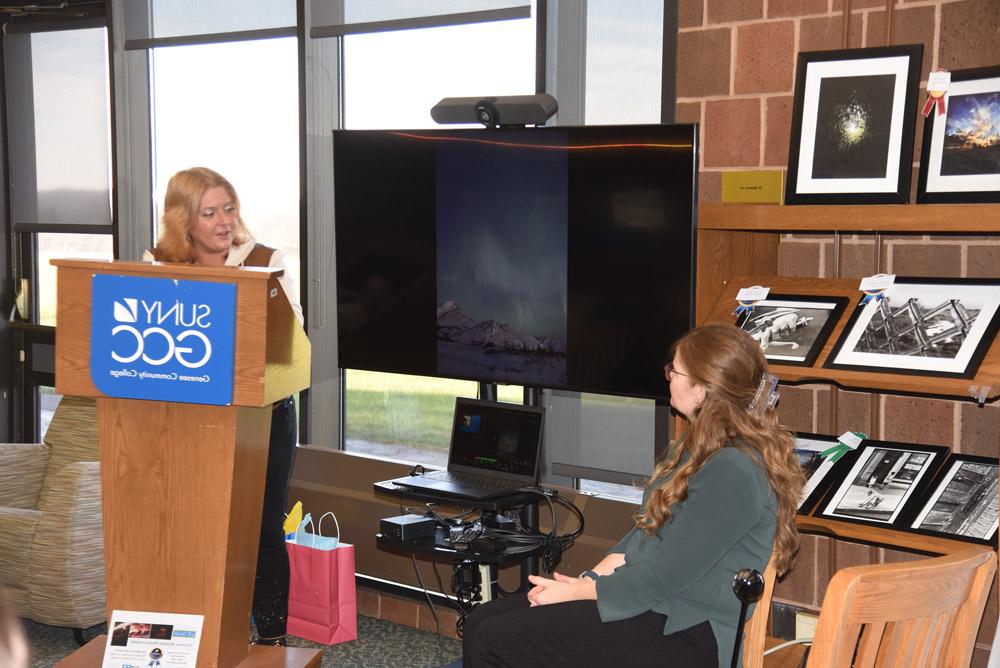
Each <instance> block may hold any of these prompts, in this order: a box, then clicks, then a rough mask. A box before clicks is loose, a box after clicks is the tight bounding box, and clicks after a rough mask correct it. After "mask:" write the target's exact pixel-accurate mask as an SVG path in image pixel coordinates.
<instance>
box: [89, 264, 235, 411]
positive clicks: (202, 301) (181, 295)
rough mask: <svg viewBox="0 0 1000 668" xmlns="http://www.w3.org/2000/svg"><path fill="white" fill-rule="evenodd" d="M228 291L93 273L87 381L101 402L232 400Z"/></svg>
mask: <svg viewBox="0 0 1000 668" xmlns="http://www.w3.org/2000/svg"><path fill="white" fill-rule="evenodd" d="M235 311H236V284H235V283H215V282H211V281H182V280H176V279H172V278H149V277H145V276H112V275H108V274H96V275H94V277H93V280H92V283H91V314H90V377H91V379H92V380H93V381H94V385H96V386H97V389H99V390H100V391H101V392H103V393H104V394H106V395H107V396H109V397H123V398H127V399H149V400H153V401H175V402H182V403H189V404H213V405H217V406H226V405H229V404H231V403H232V401H233V359H234V357H233V355H234V343H233V339H234V337H235V331H236V330H235V322H236V317H235Z"/></svg>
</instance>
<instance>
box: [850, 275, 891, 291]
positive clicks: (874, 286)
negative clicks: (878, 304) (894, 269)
mask: <svg viewBox="0 0 1000 668" xmlns="http://www.w3.org/2000/svg"><path fill="white" fill-rule="evenodd" d="M895 282H896V274H875V275H874V276H865V277H864V278H862V279H861V285H860V286H858V289H859V290H863V291H864V292H881V291H882V290H888V289H889V288H891V287H892V284H893V283H895Z"/></svg>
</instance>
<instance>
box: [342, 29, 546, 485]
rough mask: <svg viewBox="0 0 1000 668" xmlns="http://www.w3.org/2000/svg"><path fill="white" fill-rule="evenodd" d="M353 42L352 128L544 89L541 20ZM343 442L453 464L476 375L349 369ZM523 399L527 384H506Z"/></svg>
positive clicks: (423, 118) (504, 396)
mask: <svg viewBox="0 0 1000 668" xmlns="http://www.w3.org/2000/svg"><path fill="white" fill-rule="evenodd" d="M343 39H344V81H343V86H344V93H343V100H344V126H345V127H347V128H350V129H362V128H426V127H433V126H434V125H435V124H434V122H433V121H432V120H431V117H430V109H431V107H432V106H434V105H435V104H437V103H438V101H440V100H441V98H443V97H463V96H473V95H526V94H531V93H533V92H534V91H535V21H534V19H533V18H531V19H513V20H506V21H494V22H488V23H474V24H469V25H458V26H448V27H436V28H419V29H411V30H399V31H392V32H381V33H372V34H357V35H355V34H352V35H347V36H346V37H344V38H343ZM345 374H346V379H345V386H346V392H345V398H344V434H345V444H344V447H345V448H346V449H347V450H348V451H351V452H356V453H365V454H371V455H376V456H382V457H390V458H392V459H400V460H404V461H409V462H415V463H420V464H430V465H438V466H444V465H445V463H446V458H447V452H448V442H449V439H450V437H451V418H452V415H453V413H454V406H455V397H457V396H463V397H475V396H477V392H478V385H477V383H475V382H471V381H460V380H448V379H437V378H423V377H414V376H401V375H395V374H383V373H373V372H367V371H356V370H347V371H346V372H345ZM497 394H498V396H497V398H498V399H499V400H501V401H511V402H516V403H521V402H522V400H523V390H522V388H520V387H515V386H501V387H500V388H498V393H497Z"/></svg>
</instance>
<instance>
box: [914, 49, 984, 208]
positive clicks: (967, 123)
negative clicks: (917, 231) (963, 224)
mask: <svg viewBox="0 0 1000 668" xmlns="http://www.w3.org/2000/svg"><path fill="white" fill-rule="evenodd" d="M944 103H945V113H944V114H938V113H936V111H935V112H934V113H933V114H932V115H931V116H929V117H928V118H927V121H926V122H925V123H924V138H923V150H922V151H921V155H920V176H919V181H918V184H917V202H918V203H945V202H1000V67H987V68H977V69H972V70H956V71H954V72H952V73H951V85H950V87H949V88H948V92H947V93H945V96H944Z"/></svg>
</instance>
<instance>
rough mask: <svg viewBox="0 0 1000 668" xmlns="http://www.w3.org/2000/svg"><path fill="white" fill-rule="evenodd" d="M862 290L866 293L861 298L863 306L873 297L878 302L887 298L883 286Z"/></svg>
mask: <svg viewBox="0 0 1000 668" xmlns="http://www.w3.org/2000/svg"><path fill="white" fill-rule="evenodd" d="M862 292H864V293H865V296H864V298H863V299H862V300H861V305H862V306H864V305H865V304H867V303H868V302H870V301H871V300H873V299H874V300H875V301H877V302H880V301H882V300H883V299H885V288H882V289H881V290H862Z"/></svg>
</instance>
